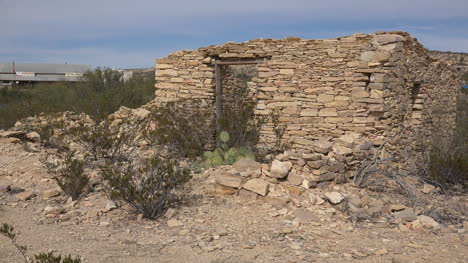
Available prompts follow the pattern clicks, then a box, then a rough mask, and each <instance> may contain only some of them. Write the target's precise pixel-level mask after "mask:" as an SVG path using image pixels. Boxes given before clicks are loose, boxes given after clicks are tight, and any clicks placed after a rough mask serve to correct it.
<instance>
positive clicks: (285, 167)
mask: <svg viewBox="0 0 468 263" xmlns="http://www.w3.org/2000/svg"><path fill="white" fill-rule="evenodd" d="M291 167H292V163H291V162H280V161H278V160H274V161H273V162H272V163H271V167H270V176H271V177H274V178H284V177H286V176H287V175H288V174H289V170H291Z"/></svg>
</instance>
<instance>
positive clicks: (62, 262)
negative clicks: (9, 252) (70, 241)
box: [0, 223, 81, 263]
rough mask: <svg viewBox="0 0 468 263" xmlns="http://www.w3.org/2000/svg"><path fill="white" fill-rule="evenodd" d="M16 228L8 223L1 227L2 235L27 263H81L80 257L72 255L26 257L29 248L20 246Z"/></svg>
mask: <svg viewBox="0 0 468 263" xmlns="http://www.w3.org/2000/svg"><path fill="white" fill-rule="evenodd" d="M14 230H15V229H14V227H12V226H11V225H9V224H7V223H3V224H2V226H1V227H0V234H2V235H4V236H5V237H7V238H9V239H10V241H11V242H12V243H13V245H14V246H15V247H16V249H17V250H18V252H19V253H20V254H21V256H22V257H23V258H24V261H25V262H26V263H80V262H81V258H80V257H79V256H76V257H72V256H71V255H68V256H62V255H61V254H58V255H55V254H54V252H48V253H39V254H36V255H34V259H32V260H31V259H30V258H29V257H28V256H27V255H26V251H27V247H26V246H23V245H19V244H18V242H17V240H16V238H17V234H16V233H15V231H14Z"/></svg>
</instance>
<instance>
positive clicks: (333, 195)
mask: <svg viewBox="0 0 468 263" xmlns="http://www.w3.org/2000/svg"><path fill="white" fill-rule="evenodd" d="M325 198H326V199H327V200H328V202H330V203H331V204H334V205H337V204H339V203H341V202H342V201H343V199H344V198H345V196H344V195H343V194H341V193H338V192H327V193H325Z"/></svg>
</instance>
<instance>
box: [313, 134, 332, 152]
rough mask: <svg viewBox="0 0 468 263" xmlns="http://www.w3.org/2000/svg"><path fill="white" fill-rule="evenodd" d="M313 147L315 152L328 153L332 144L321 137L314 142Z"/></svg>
mask: <svg viewBox="0 0 468 263" xmlns="http://www.w3.org/2000/svg"><path fill="white" fill-rule="evenodd" d="M312 149H313V150H314V151H315V152H318V153H323V154H327V153H329V152H330V151H331V149H332V144H331V143H330V142H329V141H328V140H327V139H325V138H320V139H318V140H316V141H314V143H313V144H312Z"/></svg>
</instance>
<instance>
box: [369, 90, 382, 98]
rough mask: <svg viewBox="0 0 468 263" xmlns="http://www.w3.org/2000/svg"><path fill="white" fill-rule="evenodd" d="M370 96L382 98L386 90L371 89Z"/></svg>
mask: <svg viewBox="0 0 468 263" xmlns="http://www.w3.org/2000/svg"><path fill="white" fill-rule="evenodd" d="M370 97H371V98H372V99H382V98H383V97H384V91H383V90H375V89H373V90H371V93H370Z"/></svg>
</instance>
